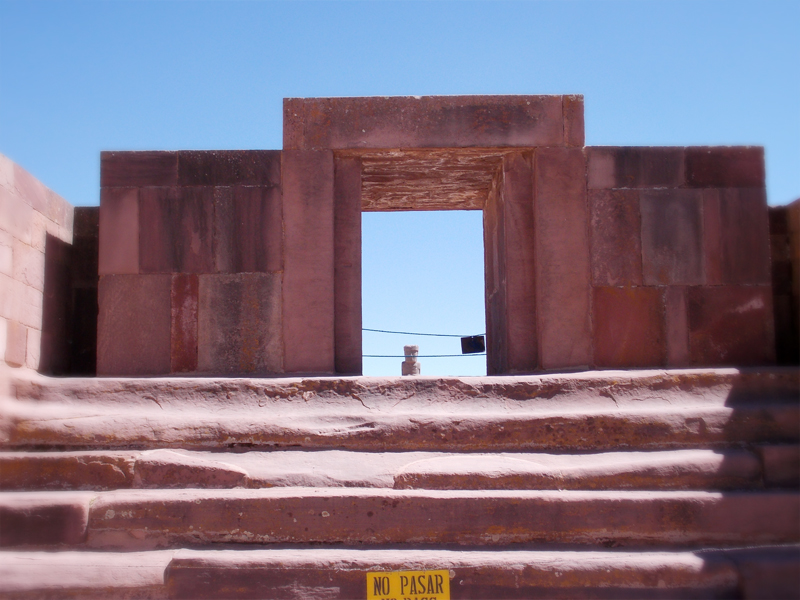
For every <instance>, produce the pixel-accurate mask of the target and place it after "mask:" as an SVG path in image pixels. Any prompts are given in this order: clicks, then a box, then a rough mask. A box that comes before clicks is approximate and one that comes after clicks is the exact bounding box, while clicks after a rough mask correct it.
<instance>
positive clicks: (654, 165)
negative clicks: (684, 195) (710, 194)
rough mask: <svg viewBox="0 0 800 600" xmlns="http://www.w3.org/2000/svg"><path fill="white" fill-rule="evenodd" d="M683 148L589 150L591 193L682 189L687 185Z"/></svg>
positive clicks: (604, 147) (587, 149)
mask: <svg viewBox="0 0 800 600" xmlns="http://www.w3.org/2000/svg"><path fill="white" fill-rule="evenodd" d="M683 152H684V151H683V148H666V147H665V148H659V147H641V148H637V147H629V148H626V147H614V146H607V147H606V146H594V147H588V148H586V158H587V161H588V170H587V173H588V177H589V183H588V185H589V189H609V188H659V187H680V186H681V185H683V183H684V181H685V174H684V153H683Z"/></svg>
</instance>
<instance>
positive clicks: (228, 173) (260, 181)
mask: <svg viewBox="0 0 800 600" xmlns="http://www.w3.org/2000/svg"><path fill="white" fill-rule="evenodd" d="M280 184H281V151H280V150H213V151H206V152H202V151H181V152H178V185H213V186H230V185H258V186H280Z"/></svg>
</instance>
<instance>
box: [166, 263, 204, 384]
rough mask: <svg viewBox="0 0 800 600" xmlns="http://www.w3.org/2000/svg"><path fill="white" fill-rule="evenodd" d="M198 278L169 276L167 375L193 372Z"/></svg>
mask: <svg viewBox="0 0 800 600" xmlns="http://www.w3.org/2000/svg"><path fill="white" fill-rule="evenodd" d="M198 295H199V281H198V276H197V275H194V274H189V273H179V274H175V275H173V276H172V290H171V296H170V298H171V300H170V302H171V308H170V310H171V322H172V325H171V342H170V371H171V372H172V373H191V372H193V371H197V312H198Z"/></svg>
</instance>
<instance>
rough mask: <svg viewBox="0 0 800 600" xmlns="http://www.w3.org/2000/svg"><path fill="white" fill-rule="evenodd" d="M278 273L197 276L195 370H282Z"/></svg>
mask: <svg viewBox="0 0 800 600" xmlns="http://www.w3.org/2000/svg"><path fill="white" fill-rule="evenodd" d="M281 332H282V328H281V275H280V274H279V273H239V274H233V275H227V274H219V275H200V276H199V304H198V332H197V340H198V370H199V371H201V372H204V373H216V374H227V375H233V374H245V373H247V374H253V373H259V374H265V373H281V372H283V340H282V338H281Z"/></svg>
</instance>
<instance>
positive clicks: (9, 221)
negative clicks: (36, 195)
mask: <svg viewBox="0 0 800 600" xmlns="http://www.w3.org/2000/svg"><path fill="white" fill-rule="evenodd" d="M35 214H36V212H35V211H34V210H33V209H32V208H31V207H30V206H29V205H27V204H26V203H25V202H23V201H22V199H21V198H19V197H18V196H15V195H13V194H12V193H11V192H9V191H8V190H6V189H5V188H0V230H2V231H5V232H7V233H10V234H11V235H12V236H14V237H15V238H17V239H18V240H20V241H22V242H25V243H26V244H32V243H33V242H32V237H31V234H32V230H33V217H34V215H35Z"/></svg>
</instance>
